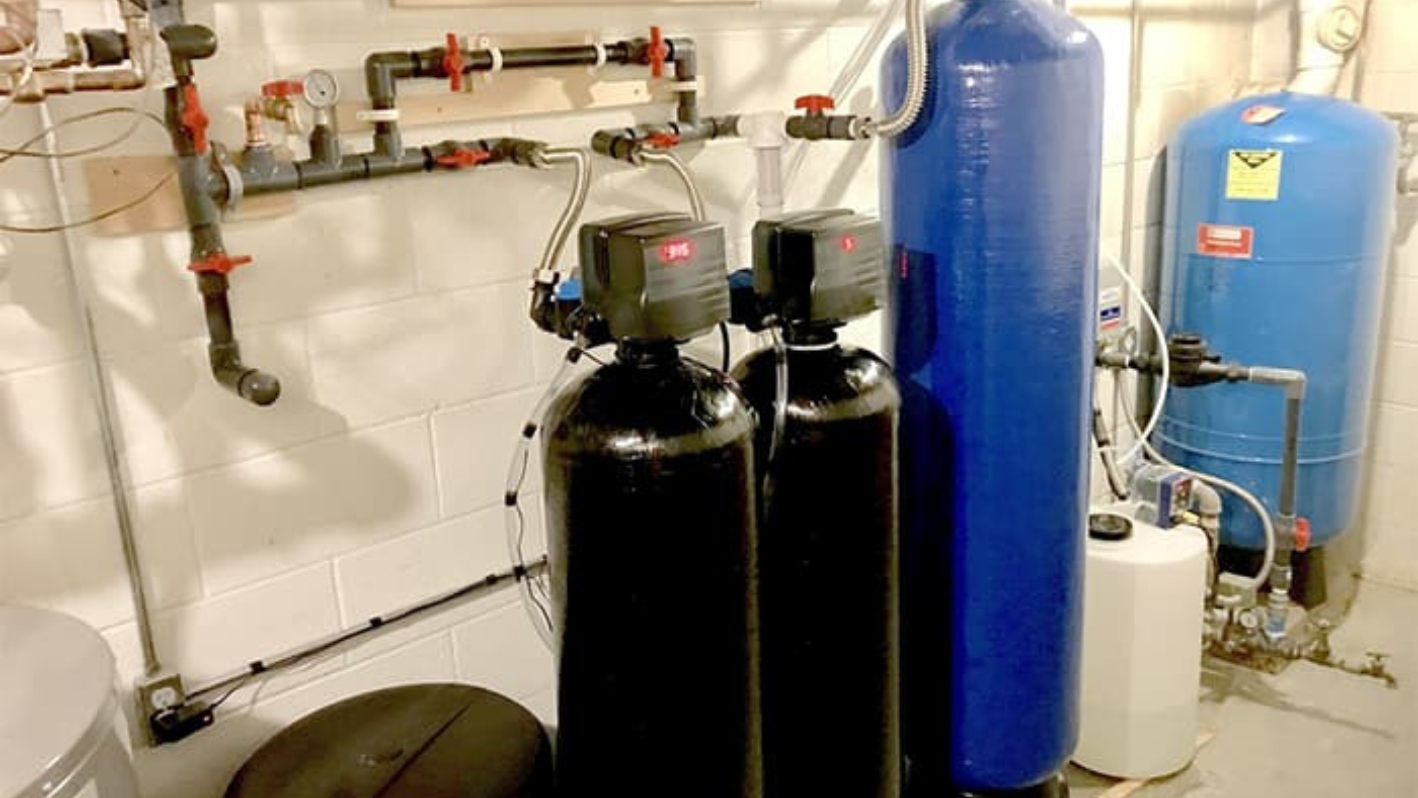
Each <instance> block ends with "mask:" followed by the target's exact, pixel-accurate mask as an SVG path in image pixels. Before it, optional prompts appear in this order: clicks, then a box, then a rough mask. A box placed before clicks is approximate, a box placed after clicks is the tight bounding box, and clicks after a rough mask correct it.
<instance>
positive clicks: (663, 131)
mask: <svg viewBox="0 0 1418 798" xmlns="http://www.w3.org/2000/svg"><path fill="white" fill-rule="evenodd" d="M738 135H739V117H737V116H706V117H702V118H700V119H699V121H697V122H664V123H652V124H646V125H637V126H636V127H628V128H608V129H605V130H598V131H596V132H595V134H594V135H592V137H591V149H592V150H594V151H595V152H596V153H597V154H598V155H605V156H608V157H611V158H615V159H616V160H619V161H625V162H627V163H633V164H637V165H638V164H639V163H640V162H641V156H642V155H643V154H644V153H645V152H647V151H649V150H655V149H669V148H671V147H676V146H678V145H680V144H691V143H694V142H698V141H710V140H712V139H718V138H728V137H735V136H738Z"/></svg>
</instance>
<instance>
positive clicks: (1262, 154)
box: [1226, 150, 1285, 202]
mask: <svg viewBox="0 0 1418 798" xmlns="http://www.w3.org/2000/svg"><path fill="white" fill-rule="evenodd" d="M1284 163H1285V153H1284V152H1282V151H1281V150H1231V153H1230V155H1228V156H1227V158H1226V199H1233V200H1259V201H1262V202H1274V201H1275V200H1278V199H1280V175H1281V172H1282V171H1283V168H1284V167H1283V164H1284Z"/></svg>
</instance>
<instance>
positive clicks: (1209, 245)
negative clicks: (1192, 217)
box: [1196, 224, 1256, 260]
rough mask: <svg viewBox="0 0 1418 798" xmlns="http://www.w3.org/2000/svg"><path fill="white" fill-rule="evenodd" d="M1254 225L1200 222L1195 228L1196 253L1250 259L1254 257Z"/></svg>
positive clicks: (1215, 256) (1214, 256)
mask: <svg viewBox="0 0 1418 798" xmlns="http://www.w3.org/2000/svg"><path fill="white" fill-rule="evenodd" d="M1255 251H1256V231H1255V228H1254V227H1239V226H1236V225H1230V224H1200V225H1197V229H1196V254H1198V255H1209V256H1211V257H1213V258H1234V259H1236V260H1250V259H1251V258H1253V257H1255Z"/></svg>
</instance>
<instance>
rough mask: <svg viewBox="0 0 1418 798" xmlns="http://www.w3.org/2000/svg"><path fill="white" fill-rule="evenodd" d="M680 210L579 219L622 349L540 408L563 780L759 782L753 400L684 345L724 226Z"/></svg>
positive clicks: (600, 796)
mask: <svg viewBox="0 0 1418 798" xmlns="http://www.w3.org/2000/svg"><path fill="white" fill-rule="evenodd" d="M723 235H724V234H723V230H722V229H721V228H720V227H718V226H717V225H713V224H706V223H702V222H694V221H691V220H690V219H689V218H688V217H684V216H678V215H665V214H660V215H654V216H643V215H642V216H636V217H630V218H621V219H616V220H611V221H609V222H603V223H599V224H592V225H587V226H586V227H584V228H583V229H582V231H581V264H582V279H583V282H584V286H585V307H586V310H587V311H589V312H591V313H593V314H595V315H596V316H597V317H599V318H600V319H602V320H603V321H604V322H605V324H606V327H607V329H608V330H609V332H610V336H611V337H612V338H613V339H614V340H615V341H616V342H617V344H618V348H617V352H616V358H615V361H614V362H612V363H610V364H608V365H606V366H603V367H602V368H600V369H598V370H597V371H595V372H593V373H592V374H590V375H589V376H587V377H585V378H584V379H582V380H581V381H580V382H578V383H575V384H573V385H572V386H571V387H569V388H568V389H567V390H565V391H564V392H563V393H562V394H561V395H560V396H558V397H557V399H556V400H555V401H554V402H553V404H552V407H551V409H550V412H549V414H548V417H547V421H546V425H545V427H544V429H545V430H546V437H545V444H544V464H545V473H546V484H545V501H546V510H547V516H546V522H547V534H548V551H549V556H550V565H551V579H552V593H553V604H554V610H555V613H554V614H555V622H556V627H557V630H558V647H559V662H558V694H557V696H558V716H559V728H558V745H557V788H558V794H560V795H563V796H570V798H605V796H619V797H620V798H663V796H669V795H673V796H676V798H760V796H761V795H762V772H761V771H762V759H761V753H760V744H759V720H758V707H757V696H756V681H757V680H756V674H755V672H754V669H755V667H756V662H757V659H758V637H757V631H756V628H755V617H756V608H755V606H754V594H753V590H752V578H753V569H754V556H755V550H754V546H755V543H756V530H755V517H756V516H755V510H754V503H755V501H756V498H755V492H754V484H753V479H752V475H753V429H754V421H753V416H752V413H751V412H750V410H749V408H748V406H747V405H746V404H745V402H744V399H743V398H742V396H741V395H740V394H739V392H738V390H737V389H736V387H735V386H734V384H733V383H732V381H731V380H729V378H728V377H727V376H726V375H724V374H723V373H721V372H719V371H716V370H713V369H711V368H708V367H707V366H703V365H701V364H699V363H696V362H694V361H691V360H686V359H684V358H682V357H681V356H680V353H679V350H678V343H680V342H683V341H686V340H689V339H690V338H693V337H695V336H697V335H699V334H701V333H704V332H706V331H708V330H711V329H713V327H714V326H715V325H716V324H718V323H719V322H720V321H722V320H724V319H725V318H727V317H728V310H729V297H728V288H727V284H726V282H725V280H724V237H723Z"/></svg>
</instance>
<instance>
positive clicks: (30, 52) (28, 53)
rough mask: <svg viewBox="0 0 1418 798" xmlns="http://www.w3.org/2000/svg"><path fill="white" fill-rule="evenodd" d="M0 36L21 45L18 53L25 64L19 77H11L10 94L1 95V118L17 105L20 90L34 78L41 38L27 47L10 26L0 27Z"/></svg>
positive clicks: (36, 37)
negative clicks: (36, 54)
mask: <svg viewBox="0 0 1418 798" xmlns="http://www.w3.org/2000/svg"><path fill="white" fill-rule="evenodd" d="M0 34H3V35H4V36H5V38H7V39H9V40H11V41H14V42H17V43H18V44H19V45H20V49H19V50H17V51H16V52H18V53H19V54H20V59H21V60H22V61H23V62H24V67H23V68H22V69H21V70H20V73H19V76H18V77H15V76H11V77H10V81H11V82H10V93H9V94H6V95H0V116H4V115H5V114H6V113H7V112H9V110H10V108H12V107H13V106H14V105H15V98H16V97H18V96H20V90H21V89H23V88H24V86H25V84H26V83H29V82H30V79H31V78H33V77H34V54H35V48H36V47H38V46H39V37H38V35H36V36H35V40H34V41H32V42H30V43H29V44H28V45H26V44H25V40H24V39H23V38H21V37H20V35H19V34H17V33H15V32H14V31H13V30H12V29H11V28H10V26H9V25H6V26H4V27H0Z"/></svg>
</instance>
